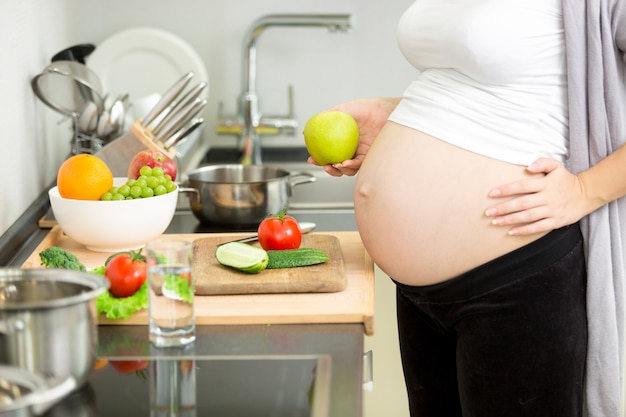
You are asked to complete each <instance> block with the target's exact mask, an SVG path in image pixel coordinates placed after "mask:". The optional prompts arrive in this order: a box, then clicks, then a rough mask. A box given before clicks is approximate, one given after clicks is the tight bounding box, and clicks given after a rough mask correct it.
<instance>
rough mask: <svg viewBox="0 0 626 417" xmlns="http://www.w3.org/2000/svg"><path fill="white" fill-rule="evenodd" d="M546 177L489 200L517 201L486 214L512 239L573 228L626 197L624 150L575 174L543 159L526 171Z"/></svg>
mask: <svg viewBox="0 0 626 417" xmlns="http://www.w3.org/2000/svg"><path fill="white" fill-rule="evenodd" d="M527 170H528V172H530V173H534V174H538V173H543V174H544V176H543V177H541V178H536V179H528V180H522V181H517V182H513V183H510V184H506V185H503V186H501V187H497V188H495V189H493V190H491V192H490V193H489V196H490V197H492V198H494V199H498V198H507V197H509V198H510V197H515V198H512V199H511V200H508V201H506V202H502V203H498V204H495V205H493V206H491V207H489V208H487V210H486V211H485V214H486V215H487V216H488V217H492V218H493V219H492V223H493V224H494V225H497V226H507V227H510V229H509V234H512V235H529V234H533V233H539V232H544V231H548V230H553V229H557V228H560V227H563V226H567V225H570V224H573V223H575V222H577V221H578V220H580V219H581V218H582V217H584V216H586V215H587V214H589V213H591V212H593V211H595V210H597V209H598V208H600V207H602V206H603V205H605V204H607V203H609V202H611V201H613V200H616V199H618V198H621V197H623V196H626V145H624V146H621V147H620V148H618V149H617V150H615V151H614V152H613V153H612V154H611V155H609V156H607V157H606V158H605V159H603V160H602V161H600V162H599V163H598V164H596V165H594V166H593V167H591V168H589V169H587V170H586V171H584V172H581V173H580V174H578V175H574V174H572V173H570V172H569V171H567V170H566V169H565V167H564V166H563V165H562V164H561V163H559V162H558V161H554V160H552V159H547V158H542V159H539V160H537V161H536V162H535V163H533V164H531V165H530V166H528V167H527Z"/></svg>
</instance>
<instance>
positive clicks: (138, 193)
mask: <svg viewBox="0 0 626 417" xmlns="http://www.w3.org/2000/svg"><path fill="white" fill-rule="evenodd" d="M139 174H140V176H139V178H137V179H132V178H129V179H128V180H127V181H126V183H125V184H123V185H120V186H113V187H111V188H110V189H109V191H107V192H106V193H104V194H102V196H101V197H100V200H102V201H118V200H133V199H137V198H150V197H156V196H160V195H163V194H167V193H171V192H172V191H174V190H175V189H176V183H175V182H174V181H172V177H171V176H169V175H166V174H165V173H164V172H163V168H161V167H153V168H151V167H149V166H147V165H145V166H143V167H141V169H140V170H139Z"/></svg>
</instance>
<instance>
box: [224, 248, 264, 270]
mask: <svg viewBox="0 0 626 417" xmlns="http://www.w3.org/2000/svg"><path fill="white" fill-rule="evenodd" d="M215 258H216V259H217V261H218V262H219V263H220V264H222V265H225V266H229V267H231V268H235V269H238V270H240V271H242V272H246V273H248V274H257V273H259V272H261V271H263V270H264V269H265V268H266V267H267V263H268V261H269V256H268V254H267V252H265V251H264V250H263V249H261V248H257V247H254V246H250V245H248V244H246V243H241V242H230V243H226V244H224V245H220V246H218V247H217V249H216V250H215Z"/></svg>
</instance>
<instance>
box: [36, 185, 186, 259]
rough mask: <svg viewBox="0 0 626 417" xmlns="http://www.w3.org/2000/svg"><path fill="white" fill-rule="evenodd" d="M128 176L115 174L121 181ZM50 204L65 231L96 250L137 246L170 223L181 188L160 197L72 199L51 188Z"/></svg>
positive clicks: (123, 248) (125, 248) (124, 248)
mask: <svg viewBox="0 0 626 417" xmlns="http://www.w3.org/2000/svg"><path fill="white" fill-rule="evenodd" d="M126 180H127V179H126V178H115V179H114V184H115V185H118V186H119V185H122V184H124V183H125V182H126ZM48 195H49V196H50V205H51V206H52V212H53V213H54V217H55V218H56V221H57V223H58V224H59V226H60V227H61V229H62V230H63V232H64V233H65V234H66V235H68V236H69V237H70V238H72V239H73V240H75V241H76V242H78V243H82V244H83V245H85V246H86V247H87V249H89V250H92V251H96V252H119V251H125V250H136V249H139V248H141V247H143V246H144V245H145V244H146V243H147V242H148V241H149V240H152V239H154V238H157V237H158V236H160V235H161V234H162V233H163V232H164V231H165V230H166V229H167V227H168V226H169V224H170V222H171V221H172V218H173V217H174V212H175V211H176V203H177V201H178V188H176V190H174V191H172V192H169V193H167V194H163V195H160V196H157V197H150V198H139V199H135V200H120V201H95V200H73V199H68V198H63V197H61V196H60V195H59V190H58V188H57V187H54V188H51V189H50V191H49V192H48Z"/></svg>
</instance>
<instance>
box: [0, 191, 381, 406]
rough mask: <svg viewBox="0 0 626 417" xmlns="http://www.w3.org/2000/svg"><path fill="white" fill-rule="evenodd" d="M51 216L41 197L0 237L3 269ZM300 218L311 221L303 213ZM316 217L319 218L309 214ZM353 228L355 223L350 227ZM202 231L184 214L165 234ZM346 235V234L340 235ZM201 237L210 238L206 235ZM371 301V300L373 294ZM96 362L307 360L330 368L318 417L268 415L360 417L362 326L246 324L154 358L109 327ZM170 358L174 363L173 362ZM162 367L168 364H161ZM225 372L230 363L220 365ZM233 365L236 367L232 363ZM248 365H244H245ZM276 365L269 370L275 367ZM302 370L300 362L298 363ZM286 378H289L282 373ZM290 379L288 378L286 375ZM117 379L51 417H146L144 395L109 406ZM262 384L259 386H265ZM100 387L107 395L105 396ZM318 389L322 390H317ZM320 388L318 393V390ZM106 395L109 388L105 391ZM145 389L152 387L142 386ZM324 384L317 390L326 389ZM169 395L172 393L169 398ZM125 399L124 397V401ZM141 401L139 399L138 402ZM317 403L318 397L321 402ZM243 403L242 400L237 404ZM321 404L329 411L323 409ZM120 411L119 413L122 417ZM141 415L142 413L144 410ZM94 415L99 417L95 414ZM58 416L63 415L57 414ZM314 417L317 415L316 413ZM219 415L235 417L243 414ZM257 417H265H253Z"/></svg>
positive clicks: (139, 334)
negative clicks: (127, 415)
mask: <svg viewBox="0 0 626 417" xmlns="http://www.w3.org/2000/svg"><path fill="white" fill-rule="evenodd" d="M48 210H49V202H48V199H47V194H46V193H44V194H42V195H41V196H40V198H38V199H37V200H36V201H35V202H34V203H33V204H32V206H31V207H30V208H29V210H27V212H26V213H24V215H23V216H22V217H21V218H20V219H18V221H17V222H16V223H15V224H14V225H13V226H12V227H11V228H10V229H9V230H8V231H7V232H6V233H5V234H4V235H2V236H0V264H2V265H5V266H19V265H22V264H23V263H24V262H25V261H26V260H27V259H28V257H29V256H30V254H32V252H33V251H34V250H35V249H36V248H37V247H38V246H39V245H40V244H41V242H42V241H43V240H44V239H45V238H46V236H47V235H48V233H49V231H50V229H47V228H41V227H40V226H39V224H38V223H39V220H40V219H41V218H43V217H44V216H45V215H46V213H47V212H48ZM303 214H304V215H305V216H307V215H308V213H303ZM312 214H313V215H314V216H318V213H312ZM320 215H321V216H322V217H313V218H312V219H311V218H307V217H304V218H298V217H297V218H298V219H299V220H300V221H315V222H316V223H317V224H318V228H316V230H317V231H328V229H327V227H326V226H325V225H324V224H323V222H321V221H320V220H323V219H325V218H326V216H328V217H336V215H333V214H332V213H321V214H320ZM338 215H341V216H347V217H348V219H349V220H350V221H348V222H342V223H343V224H344V225H347V226H346V227H347V228H348V229H347V230H354V229H351V228H352V226H351V224H353V220H351V216H352V214H351V213H344V212H342V213H339V214H338ZM351 222H352V223H351ZM199 227H202V226H201V225H199V223H198V222H197V221H195V219H194V218H193V216H192V215H191V213H189V212H184V211H183V212H181V213H177V215H176V216H175V219H174V220H173V222H172V224H171V225H170V228H169V229H168V230H167V231H166V233H196V232H199V231H200V230H198V228H199ZM344 230H345V229H344ZM202 232H210V231H207V230H206V229H203V230H202ZM372 296H373V294H372ZM98 333H99V345H98V356H99V357H101V358H105V359H107V360H109V361H110V360H114V359H132V360H145V359H150V360H152V365H151V366H152V368H150V369H153V368H154V369H156V368H159V367H160V366H162V365H163V364H164V363H168V362H167V361H168V360H170V361H171V360H181V361H184V360H194V361H197V363H198V364H202V365H204V364H205V363H208V362H206V361H211V360H215V359H222V360H232V359H241V360H244V361H246V360H250V361H252V360H254V359H258V358H262V359H264V360H269V361H272V360H277V361H279V362H277V363H280V364H287V363H296V362H292V361H294V360H295V361H301V360H303V361H304V364H305V365H306V364H307V363H308V362H307V361H309V360H313V361H314V363H315V364H316V365H315V366H321V365H323V367H326V368H328V370H329V376H328V380H327V382H328V385H327V387H326V388H327V390H326V391H327V395H326V396H325V397H326V398H325V399H324V398H321V399H320V400H319V401H321V403H322V406H321V409H322V411H327V413H326V412H323V413H321V414H311V412H309V413H308V414H307V412H306V411H305V412H304V414H272V415H279V416H280V415H289V416H296V415H298V416H299V415H303V416H308V415H310V416H311V417H317V416H318V415H319V416H323V415H328V416H337V417H351V416H354V417H358V416H361V415H362V385H363V374H364V369H363V363H364V359H363V358H364V356H363V338H364V326H363V325H362V324H360V323H348V324H343V323H334V324H276V325H275V324H271V325H267V324H247V325H201V326H198V327H197V340H196V342H195V343H194V344H193V351H192V352H189V351H183V352H177V353H172V352H171V351H159V350H155V349H154V348H153V347H152V346H150V344H149V342H148V329H147V326H122V325H107V326H99V330H98ZM172 355H174V357H173V356H172ZM164 361H165V362H164ZM225 363H226V364H230V362H225ZM233 363H235V362H233ZM244 363H248V362H244ZM249 363H250V366H248V367H244V368H243V369H244V370H241V369H240V368H241V367H234V366H233V368H232V369H236V372H235V374H239V373H241V372H244V373H245V369H248V368H250V367H251V366H252V365H253V364H257V362H254V361H252V362H249ZM272 363H274V362H272ZM298 363H299V362H298ZM198 368H199V370H198V373H199V374H198V380H199V381H200V380H203V379H202V377H201V375H204V374H206V372H202V369H200V368H202V366H200V365H198ZM285 372H286V371H285ZM281 375H282V374H280V370H278V369H276V370H274V372H271V373H270V374H269V375H263V376H261V377H260V379H261V380H264V385H268V386H274V385H276V383H277V382H278V381H279V380H280V378H282V377H284V376H282V377H281ZM285 375H287V374H285ZM120 378H123V376H120V375H118V374H115V373H113V372H112V371H111V369H110V367H106V368H105V369H103V370H99V371H96V372H94V374H93V378H92V380H90V382H89V384H88V385H87V386H86V387H84V388H83V389H82V390H81V391H79V392H77V393H75V394H74V395H72V396H71V397H68V398H67V399H66V400H65V401H64V402H62V403H61V404H59V405H58V406H57V407H55V409H52V410H51V411H50V412H49V413H48V415H49V416H55V415H80V414H79V413H74V412H70V413H68V412H67V410H68V408H69V409H74V408H73V407H79V408H80V407H87V408H88V409H89V410H91V412H90V413H89V414H85V415H97V416H107V415H116V416H117V415H125V413H124V411H125V410H131V409H130V408H123V406H124V405H125V406H126V407H131V405H133V406H136V407H139V408H137V409H136V410H137V412H136V413H134V412H132V411H130V413H131V414H132V415H149V412H147V411H146V410H145V407H149V404H150V400H151V397H150V392H149V391H150V390H148V389H147V388H146V390H147V392H146V390H144V392H143V394H141V395H142V396H138V397H137V399H135V400H134V401H133V400H132V399H127V401H126V402H120V401H117V400H111V401H107V394H106V393H107V392H108V391H110V390H111V388H112V387H116V389H122V390H123V388H124V387H125V384H124V383H123V382H122V380H121V379H120ZM262 383H263V382H262ZM103 384H104V388H103ZM318 385H319V384H318ZM316 386H317V385H316ZM107 387H109V388H107ZM147 387H149V385H148V386H147ZM323 387H324V386H323V384H322V388H323ZM203 389H206V388H204V387H197V398H196V400H199V399H203V398H204V397H205V396H204V395H203ZM172 392H173V391H172ZM275 394H276V397H275V398H276V399H279V398H280V396H281V395H283V394H284V393H282V391H280V387H278V388H277V389H276V390H275ZM126 395H128V393H126ZM138 395H139V394H138ZM320 397H321V396H320ZM241 401H245V399H242V400H240V402H241ZM324 401H326V402H327V403H326V404H327V406H326V407H324ZM120 407H122V408H123V409H122V411H120ZM142 407H144V408H142ZM203 407H205V406H203V405H202V404H201V403H200V401H198V404H197V408H196V409H194V412H193V413H192V414H181V415H194V416H195V415H196V412H195V410H197V415H205V414H203V412H202V410H203V409H204V408H203ZM93 409H95V410H97V411H93ZM59 410H60V411H59ZM316 410H317V411H315V413H317V412H318V411H319V410H320V408H319V407H318V408H317V409H316ZM222 414H223V415H224V414H225V415H233V416H237V415H240V414H228V413H222ZM256 415H263V414H262V413H258V414H256Z"/></svg>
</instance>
